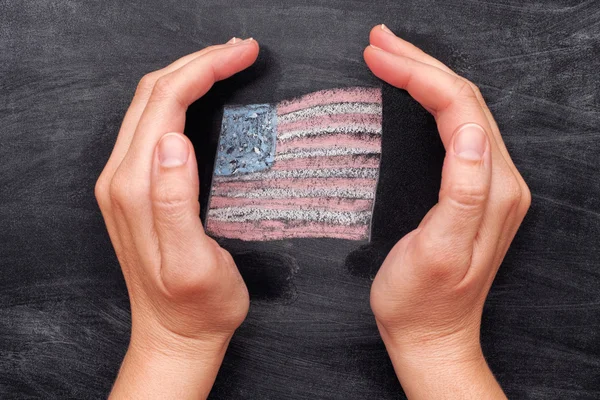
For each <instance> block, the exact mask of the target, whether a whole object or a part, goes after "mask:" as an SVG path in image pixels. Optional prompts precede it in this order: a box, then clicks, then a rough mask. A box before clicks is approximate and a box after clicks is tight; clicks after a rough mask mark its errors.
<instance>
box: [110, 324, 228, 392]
mask: <svg viewBox="0 0 600 400" xmlns="http://www.w3.org/2000/svg"><path fill="white" fill-rule="evenodd" d="M134 332H135V331H134ZM134 332H132V336H131V341H130V344H129V348H128V350H127V354H126V355H125V358H124V360H123V364H122V365H121V369H120V370H119V375H118V377H117V380H116V382H115V385H114V387H113V390H112V393H111V396H110V398H111V399H121V398H127V399H130V398H132V399H137V398H139V399H142V398H143V399H154V398H156V399H171V398H172V399H205V398H207V397H208V394H209V393H210V390H211V388H212V385H213V383H214V380H215V378H216V376H217V373H218V371H219V368H220V366H221V363H222V361H223V357H224V356H225V352H226V350H227V346H228V344H229V340H230V338H231V337H220V336H219V337H216V336H215V337H206V338H203V339H198V338H187V337H183V336H179V335H175V334H173V333H167V332H161V331H159V330H152V329H148V330H146V331H145V332H152V335H148V334H137V332H136V333H134Z"/></svg>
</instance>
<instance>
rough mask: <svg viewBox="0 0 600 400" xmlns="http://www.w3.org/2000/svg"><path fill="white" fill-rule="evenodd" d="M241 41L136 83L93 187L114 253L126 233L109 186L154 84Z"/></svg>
mask: <svg viewBox="0 0 600 400" xmlns="http://www.w3.org/2000/svg"><path fill="white" fill-rule="evenodd" d="M240 41H241V40H240V39H238V38H235V37H234V38H232V39H231V40H230V41H229V42H227V43H226V44H225V45H218V46H210V47H207V48H205V49H202V50H200V51H198V52H195V53H192V54H188V55H186V56H184V57H182V58H180V59H178V60H176V61H175V62H173V63H172V64H170V65H168V66H167V67H165V68H163V69H160V70H158V71H155V72H151V73H149V74H147V75H146V76H144V78H142V80H141V81H140V83H139V84H138V88H137V90H136V93H135V95H134V97H133V100H132V102H131V105H130V107H129V109H128V110H127V112H126V114H125V117H124V119H123V123H122V124H121V128H120V130H119V134H118V135H117V140H116V142H115V145H114V147H113V151H112V153H111V155H110V157H109V159H108V161H107V163H106V166H105V167H104V169H103V171H102V174H101V175H100V177H99V178H98V182H97V183H96V188H95V194H96V199H97V200H98V204H99V205H100V209H101V211H102V216H103V218H104V220H105V223H106V228H107V230H108V232H109V235H110V237H111V241H112V243H113V246H114V247H115V250H117V249H119V248H121V247H122V242H123V239H122V236H123V235H124V234H125V232H123V234H118V232H117V231H118V230H119V229H120V230H123V229H124V226H123V224H122V223H121V222H120V220H121V219H120V218H115V217H114V216H113V209H112V206H111V201H110V194H109V192H110V190H109V189H110V184H111V181H112V178H113V176H114V174H115V171H116V170H117V168H118V167H119V165H120V164H121V161H122V160H123V157H124V156H125V154H126V153H127V150H128V149H129V145H130V143H131V139H132V137H133V134H134V132H135V127H136V126H137V124H138V122H139V119H140V117H141V115H142V112H143V110H144V109H145V107H146V104H147V103H148V98H149V97H150V94H151V92H152V88H153V87H154V83H155V82H156V80H157V79H159V78H160V77H161V76H164V75H166V74H168V73H170V72H173V71H176V70H177V69H179V68H181V67H182V66H183V65H186V64H187V63H189V62H190V61H191V60H193V59H195V58H197V57H199V56H201V55H203V54H206V53H208V52H210V51H213V50H217V49H220V48H223V47H224V46H227V45H232V44H235V43H239V42H240ZM117 251H118V250H117Z"/></svg>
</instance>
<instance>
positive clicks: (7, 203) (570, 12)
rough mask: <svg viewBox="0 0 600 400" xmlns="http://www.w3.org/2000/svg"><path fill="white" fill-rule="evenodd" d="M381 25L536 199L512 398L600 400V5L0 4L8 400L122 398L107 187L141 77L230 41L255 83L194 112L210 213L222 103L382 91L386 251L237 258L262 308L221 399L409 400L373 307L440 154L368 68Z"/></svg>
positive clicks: (511, 344) (1, 296) (502, 351)
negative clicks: (379, 279)
mask: <svg viewBox="0 0 600 400" xmlns="http://www.w3.org/2000/svg"><path fill="white" fill-rule="evenodd" d="M379 23H385V24H386V25H388V26H389V27H390V28H391V29H393V30H394V31H395V32H397V33H398V34H399V35H401V36H403V37H404V38H406V39H408V40H411V41H413V42H414V43H415V44H417V45H419V46H421V47H422V48H423V49H424V50H425V51H427V52H429V53H431V54H433V55H434V56H436V57H437V58H439V59H441V60H442V61H444V62H445V63H447V64H448V65H449V66H450V67H452V68H453V69H455V70H456V71H457V72H458V73H460V74H462V75H464V76H466V77H467V78H469V79H470V80H472V81H473V82H475V83H476V84H477V85H478V86H479V87H480V88H481V90H482V93H483V95H484V97H485V98H486V100H487V101H488V104H489V106H490V108H491V110H492V112H493V113H494V115H495V117H496V119H497V121H498V124H499V126H500V129H501V131H502V133H503V135H504V140H505V142H506V145H507V147H508V149H509V151H510V153H511V155H512V157H513V160H514V162H515V164H516V166H517V168H518V169H519V170H520V171H521V173H522V175H523V177H524V178H525V180H526V181H527V183H528V184H529V186H530V188H531V191H532V194H533V204H532V207H531V210H530V212H529V214H528V216H527V218H526V219H525V221H524V223H523V226H522V228H521V230H520V232H519V234H518V235H517V237H516V239H515V241H514V243H513V246H512V247H511V249H510V251H509V253H508V255H507V257H506V259H505V261H504V264H503V266H502V268H501V269H500V272H499V274H498V277H497V279H496V281H495V283H494V286H493V287H492V290H491V293H490V296H489V298H488V301H487V303H486V308H485V311H484V318H483V328H482V341H483V345H484V352H485V354H486V356H487V358H488V361H489V363H490V365H491V368H492V370H493V371H494V372H495V374H496V376H497V378H498V380H499V381H500V383H501V385H502V386H503V388H504V389H505V391H506V392H507V394H508V396H509V398H527V399H529V398H531V399H563V398H570V399H594V398H600V333H599V332H600V240H599V237H600V179H599V178H598V176H599V173H600V157H599V156H598V154H599V152H600V133H599V132H598V126H600V125H599V122H600V111H599V107H600V79H599V78H598V71H600V45H599V44H598V38H599V37H600V3H598V2H596V1H581V0H578V1H573V0H563V1H559V0H553V1H546V2H514V1H508V0H498V1H495V2H486V1H460V2H437V1H431V0H408V1H403V2H400V1H363V2H361V1H333V0H322V1H307V0H302V1H296V2H284V1H279V0H278V1H275V0H264V1H253V2H243V1H228V2H218V1H202V2H201V1H193V0H182V1H177V2H175V1H156V0H146V1H128V2H124V1H118V0H106V1H101V2H85V1H80V0H74V1H69V0H54V1H47V0H36V1H23V0H10V1H6V0H4V1H0V135H1V136H0V398H11V399H12V398H45V399H51V398H57V399H65V398H90V399H92V398H101V397H105V396H106V395H107V394H108V392H109V390H110V387H111V384H112V382H113V380H114V378H115V376H116V373H117V370H118V367H119V363H120V361H121V359H122V357H123V355H124V353H125V350H126V347H127V343H128V335H129V323H130V316H129V304H128V299H127V293H126V288H125V285H124V282H123V278H122V275H121V272H120V269H119V265H118V263H117V260H116V257H115V255H114V252H113V250H112V247H111V244H110V241H109V239H108V235H107V233H106V231H105V228H104V225H103V221H102V218H101V215H100V212H99V210H98V208H97V206H96V203H95V199H94V196H93V187H94V183H95V179H96V178H97V176H98V175H99V173H100V171H101V169H102V168H103V165H104V163H105V162H106V160H107V159H108V156H109V154H110V151H111V149H112V145H113V144H114V141H115V138H116V133H117V131H118V128H119V125H120V122H121V119H122V117H123V114H124V112H125V110H126V108H127V106H128V104H129V102H130V100H131V97H132V95H133V91H134V88H135V86H136V84H137V81H138V80H139V78H140V77H141V76H142V75H143V74H145V73H147V72H149V71H152V70H155V69H158V68H160V67H162V66H164V65H165V64H167V63H169V62H170V61H172V60H174V59H176V58H178V57H180V56H182V55H185V54H187V53H190V52H193V51H196V50H198V49H199V48H202V47H205V46H208V45H210V44H214V43H220V42H224V41H227V40H228V39H230V37H232V36H234V35H235V36H238V37H248V36H253V37H254V38H256V39H257V40H258V41H259V42H260V44H261V46H262V48H261V55H260V57H259V60H258V62H257V64H256V65H255V66H254V67H252V68H251V69H250V70H248V71H245V72H243V73H241V74H239V75H238V76H236V77H234V78H233V79H231V80H229V81H226V82H222V83H220V84H217V85H216V86H215V87H214V88H213V90H212V91H211V92H210V93H209V94H208V95H207V96H206V97H205V98H203V99H201V100H200V101H198V102H197V103H196V104H194V105H193V106H192V107H191V108H190V110H189V111H188V123H187V126H186V134H188V136H189V137H190V138H191V139H192V141H193V142H194V145H195V147H196V151H197V155H198V159H199V166H200V171H201V172H200V173H201V180H202V194H203V195H202V199H201V201H202V204H203V205H206V202H207V195H208V188H209V187H210V177H211V175H212V166H213V163H214V157H215V151H216V146H217V140H218V135H219V124H220V121H221V113H222V110H223V107H224V106H225V105H228V104H259V103H274V102H278V101H281V100H284V99H287V98H291V97H294V96H298V95H302V94H305V93H308V92H312V91H316V90H321V89H329V88H338V87H351V86H366V87H381V88H382V91H383V132H384V135H383V143H382V147H383V153H382V164H381V176H380V182H379V185H378V189H377V202H376V206H375V211H374V215H373V232H372V241H371V243H369V244H364V245H362V246H360V247H358V248H356V246H355V245H354V244H348V243H349V242H344V241H340V240H335V239H320V240H316V239H294V240H291V241H285V242H271V243H270V244H269V245H268V246H267V247H265V246H263V247H261V251H262V253H261V257H258V258H257V253H256V252H253V251H252V249H250V248H249V246H250V247H251V245H248V244H247V243H243V242H240V241H236V240H223V241H222V244H223V245H224V246H225V247H227V248H228V249H230V250H231V251H232V252H233V253H234V254H235V255H236V259H237V260H238V264H239V265H240V269H242V273H243V275H244V277H245V279H246V281H247V283H248V285H249V287H250V291H251V294H252V304H251V308H250V314H249V316H248V318H247V320H246V322H245V323H244V324H243V325H242V327H241V328H240V329H239V331H238V332H237V334H236V336H235V337H234V340H233V341H232V343H231V346H230V348H229V351H228V353H227V356H226V358H225V361H224V363H223V367H222V369H221V372H220V374H219V376H218V378H217V381H216V383H215V386H214V389H213V392H212V394H211V398H214V399H255V398H260V399H309V398H310V399H314V398H317V399H364V398H377V399H397V398H404V396H403V394H402V391H401V388H400V386H399V384H398V383H397V381H396V378H395V376H394V373H393V370H392V368H391V364H390V362H389V360H388V359H387V355H386V352H385V349H384V347H383V344H382V342H381V340H380V338H379V335H378V333H377V329H376V327H375V324H374V321H373V318H372V314H371V312H370V308H369V301H368V298H369V288H370V283H371V279H372V277H373V276H374V274H375V273H376V271H377V268H378V266H379V264H380V262H381V260H382V258H383V257H384V256H385V254H386V251H387V250H388V249H389V247H390V246H391V245H392V244H393V243H394V241H396V240H397V239H399V238H400V237H402V236H403V235H404V234H405V233H407V232H408V231H410V230H412V229H413V228H414V227H415V226H416V225H417V224H418V222H419V220H420V219H421V218H422V217H423V215H424V214H425V213H426V211H427V209H428V208H429V207H430V206H431V205H432V204H434V203H435V201H436V193H437V189H438V185H439V171H440V168H441V161H442V157H443V148H442V146H441V144H440V142H439V139H438V138H437V132H436V128H435V124H434V121H433V119H432V118H431V117H430V116H429V115H428V114H427V113H426V112H425V111H424V110H423V109H422V108H421V107H420V106H419V105H418V104H416V103H415V102H414V101H413V100H411V99H410V98H409V97H408V96H407V95H406V94H405V93H403V92H400V91H398V90H396V89H394V88H391V87H389V86H387V85H385V84H383V83H381V82H380V81H379V80H377V79H376V78H375V77H373V76H372V75H371V73H370V72H369V71H368V69H367V68H366V66H365V65H364V62H363V61H362V49H363V48H364V46H365V45H366V44H367V40H368V32H369V30H370V28H371V27H372V26H373V25H375V24H379ZM265 260H266V261H265ZM264 265H267V266H268V267H264Z"/></svg>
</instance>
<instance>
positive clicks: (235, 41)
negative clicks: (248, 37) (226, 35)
mask: <svg viewBox="0 0 600 400" xmlns="http://www.w3.org/2000/svg"><path fill="white" fill-rule="evenodd" d="M240 40H242V39H239V38H236V37H235V36H234V37H232V38H231V39H229V42H227V43H226V44H236V43H237V42H239V41H240Z"/></svg>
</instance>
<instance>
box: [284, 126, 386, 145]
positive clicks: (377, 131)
mask: <svg viewBox="0 0 600 400" xmlns="http://www.w3.org/2000/svg"><path fill="white" fill-rule="evenodd" d="M360 133H366V134H371V135H381V125H379V126H377V125H365V124H362V126H361V125H360V124H358V125H353V126H338V127H327V128H323V127H320V128H319V127H317V128H311V129H299V130H295V131H289V132H285V133H280V134H278V135H277V140H279V141H282V142H283V141H286V140H290V139H296V138H303V137H308V136H319V135H330V134H347V135H355V134H360Z"/></svg>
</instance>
